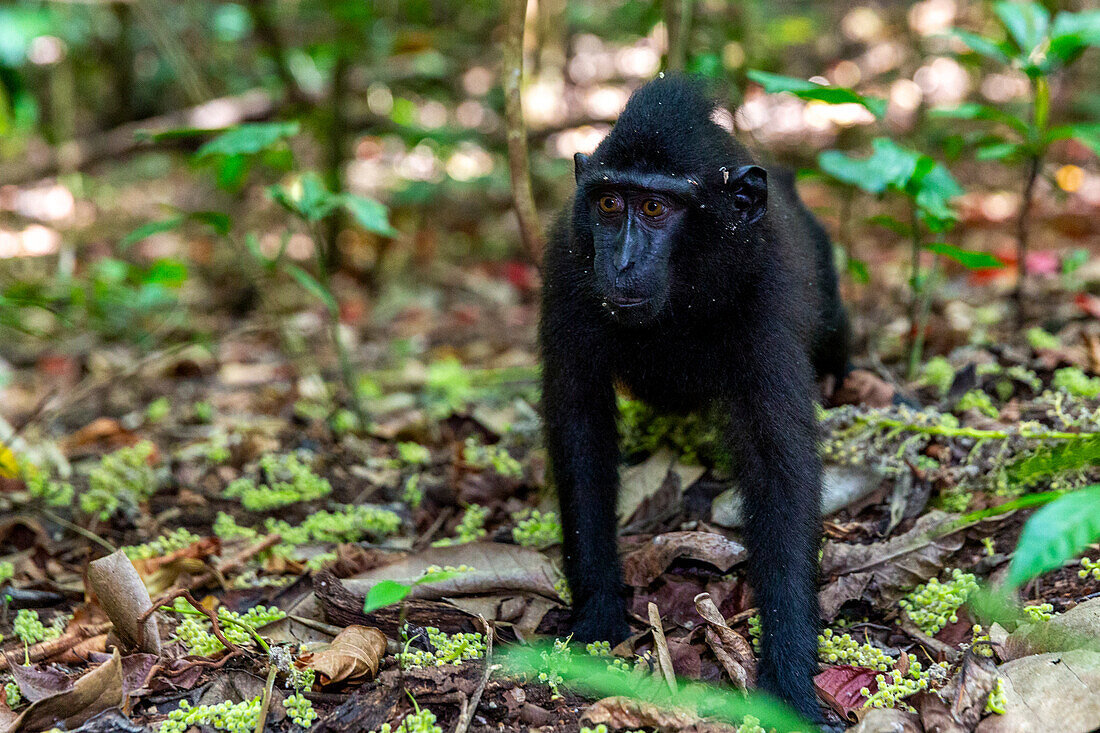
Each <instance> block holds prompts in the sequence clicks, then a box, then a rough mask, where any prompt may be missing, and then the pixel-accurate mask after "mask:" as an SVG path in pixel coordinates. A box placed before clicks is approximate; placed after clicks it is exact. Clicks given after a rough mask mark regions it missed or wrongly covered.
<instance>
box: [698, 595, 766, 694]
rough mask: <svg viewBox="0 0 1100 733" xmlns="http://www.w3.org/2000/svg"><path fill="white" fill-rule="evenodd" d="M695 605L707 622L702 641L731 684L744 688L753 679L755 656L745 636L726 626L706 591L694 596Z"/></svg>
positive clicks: (752, 682)
mask: <svg viewBox="0 0 1100 733" xmlns="http://www.w3.org/2000/svg"><path fill="white" fill-rule="evenodd" d="M695 608H696V610H698V611H699V615H700V616H702V617H703V619H704V620H705V621H706V622H707V628H706V634H705V636H706V640H707V644H708V645H709V646H710V648H711V651H713V652H714V656H715V657H717V658H718V662H719V663H720V664H721V665H722V667H723V669H725V670H726V673H727V674H728V675H729V676H730V680H731V681H732V682H733V684H734V685H735V686H737V687H739V688H741V689H742V690H747V689H749V688H750V687H752V686H753V685H754V684H755V682H756V657H755V655H754V654H753V652H752V646H750V645H749V643H748V642H747V641H745V638H744V637H743V636H741V635H740V634H738V633H737V632H736V631H734V630H733V629H731V628H730V627H729V624H727V623H726V619H725V618H723V617H722V612H721V611H719V610H718V606H716V605H715V604H714V600H713V599H712V598H711V597H710V593H700V594H699V595H697V596H695Z"/></svg>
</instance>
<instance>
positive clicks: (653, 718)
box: [581, 697, 736, 733]
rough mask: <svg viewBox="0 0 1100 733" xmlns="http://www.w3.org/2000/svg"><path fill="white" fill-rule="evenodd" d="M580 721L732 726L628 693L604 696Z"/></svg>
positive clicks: (707, 732)
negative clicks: (638, 698) (626, 694)
mask: <svg viewBox="0 0 1100 733" xmlns="http://www.w3.org/2000/svg"><path fill="white" fill-rule="evenodd" d="M581 722H582V723H583V724H584V725H599V724H600V723H603V724H605V725H606V726H607V727H608V728H614V729H619V728H630V729H633V728H656V729H657V730H660V731H666V732H675V733H734V732H735V731H736V728H734V727H733V726H730V725H726V724H724V723H712V722H709V721H705V720H703V719H702V718H700V717H699V716H697V715H695V714H693V713H690V712H688V711H686V710H668V709H664V708H659V707H657V706H656V705H653V704H652V703H648V702H644V701H642V700H634V699H632V698H629V697H605V698H604V699H602V700H597V701H596V702H594V703H592V704H591V705H589V706H588V709H587V710H585V711H584V713H582V714H581Z"/></svg>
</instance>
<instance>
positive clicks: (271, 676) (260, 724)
mask: <svg viewBox="0 0 1100 733" xmlns="http://www.w3.org/2000/svg"><path fill="white" fill-rule="evenodd" d="M277 671H278V670H277V669H276V667H275V665H274V664H273V665H271V668H270V669H269V670H268V671H267V684H265V685H264V701H263V703H262V704H261V705H260V717H259V719H258V720H257V721H256V733H264V726H266V725H267V711H268V709H269V708H270V707H271V693H272V691H273V690H274V689H275V673H276V672H277Z"/></svg>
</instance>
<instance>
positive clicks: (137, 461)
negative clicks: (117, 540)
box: [80, 441, 160, 521]
mask: <svg viewBox="0 0 1100 733" xmlns="http://www.w3.org/2000/svg"><path fill="white" fill-rule="evenodd" d="M153 450H154V448H153V444H152V443H150V442H148V441H142V442H140V443H138V444H137V445H134V446H132V447H129V448H120V449H118V450H117V451H115V452H114V453H108V454H107V455H105V456H103V458H102V459H101V460H100V462H99V465H97V466H96V467H95V468H93V469H92V470H91V472H90V473H89V474H88V490H87V491H85V492H84V493H82V494H81V495H80V508H81V509H82V510H83V511H84V512H85V513H87V514H94V515H96V516H98V517H99V518H100V519H101V520H103V521H107V520H108V519H110V518H111V517H112V516H113V515H114V514H115V513H116V512H118V511H119V510H120V509H124V510H127V511H133V510H135V509H137V507H138V505H139V504H141V503H142V502H144V501H146V500H147V499H149V497H151V496H152V495H153V494H155V493H156V491H157V489H158V488H159V487H160V481H159V479H158V478H157V473H156V470H155V469H154V468H153V467H152V466H150V465H149V459H150V458H152V456H153Z"/></svg>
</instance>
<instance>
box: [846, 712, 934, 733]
mask: <svg viewBox="0 0 1100 733" xmlns="http://www.w3.org/2000/svg"><path fill="white" fill-rule="evenodd" d="M848 733H923V729H922V728H921V725H920V723H919V722H918V721H917V716H916V715H914V714H913V713H907V712H905V711H904V710H894V709H893V708H871V709H870V710H868V711H867V715H866V716H865V717H864V718H863V720H862V721H860V723H859V725H857V726H856V727H854V728H849V729H848Z"/></svg>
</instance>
